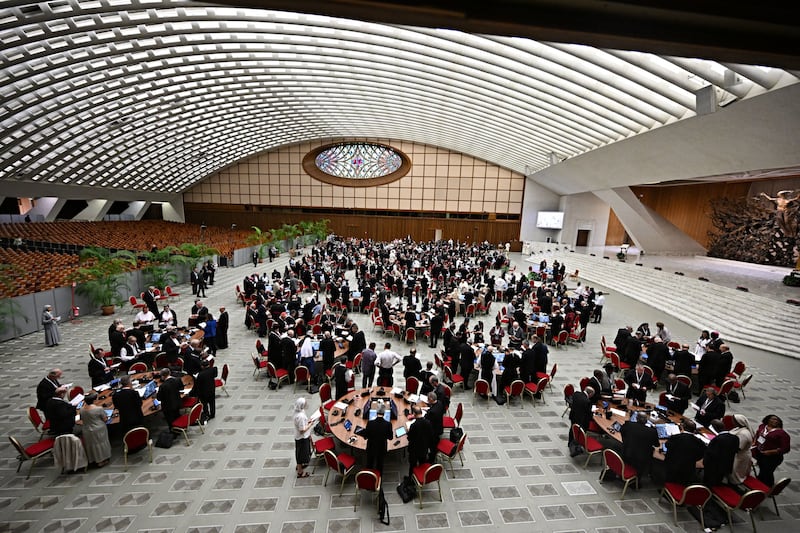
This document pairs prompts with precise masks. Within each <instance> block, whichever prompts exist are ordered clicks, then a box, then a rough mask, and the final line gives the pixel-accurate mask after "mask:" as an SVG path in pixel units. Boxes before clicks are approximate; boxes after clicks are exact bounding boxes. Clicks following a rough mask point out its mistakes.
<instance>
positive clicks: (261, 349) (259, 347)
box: [256, 339, 269, 357]
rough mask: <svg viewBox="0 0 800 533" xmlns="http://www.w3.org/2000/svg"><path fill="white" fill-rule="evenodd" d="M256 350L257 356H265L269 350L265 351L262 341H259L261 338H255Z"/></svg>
mask: <svg viewBox="0 0 800 533" xmlns="http://www.w3.org/2000/svg"><path fill="white" fill-rule="evenodd" d="M256 352H258V355H259V357H267V356H268V355H269V352H267V348H266V347H265V346H264V343H263V342H261V339H257V340H256Z"/></svg>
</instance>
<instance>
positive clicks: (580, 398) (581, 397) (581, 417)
mask: <svg viewBox="0 0 800 533" xmlns="http://www.w3.org/2000/svg"><path fill="white" fill-rule="evenodd" d="M594 394H595V391H594V389H593V388H591V387H586V388H585V389H583V391H576V392H575V393H573V395H572V407H571V408H570V411H569V421H570V422H571V424H570V428H569V438H568V443H569V444H572V443H573V441H574V437H573V436H572V424H578V425H579V426H580V427H582V428H583V430H584V431H587V430H588V429H589V422H591V420H592V404H593V403H594Z"/></svg>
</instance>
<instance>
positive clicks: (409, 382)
mask: <svg viewBox="0 0 800 533" xmlns="http://www.w3.org/2000/svg"><path fill="white" fill-rule="evenodd" d="M406 390H407V391H408V392H410V393H411V394H419V378H416V377H414V376H408V377H407V378H406Z"/></svg>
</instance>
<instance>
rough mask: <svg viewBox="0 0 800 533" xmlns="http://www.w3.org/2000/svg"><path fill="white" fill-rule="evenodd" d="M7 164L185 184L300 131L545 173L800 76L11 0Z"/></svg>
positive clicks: (437, 37)
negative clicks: (701, 108)
mask: <svg viewBox="0 0 800 533" xmlns="http://www.w3.org/2000/svg"><path fill="white" fill-rule="evenodd" d="M7 4H8V3H7ZM0 42H2V47H1V48H2V52H0V59H1V62H2V70H0V125H1V126H2V137H1V138H0V179H8V180H21V181H33V182H38V183H69V184H75V185H84V186H93V187H102V188H108V189H111V190H114V189H125V190H141V191H159V192H166V193H178V192H181V191H183V190H185V189H187V188H189V187H191V186H192V185H194V184H195V183H196V182H197V181H198V180H201V179H203V178H204V177H206V176H208V175H209V174H211V173H213V172H215V171H217V170H219V169H220V168H223V167H225V166H227V165H229V164H231V163H233V162H235V161H237V160H240V159H242V158H245V157H247V156H250V155H253V154H256V153H259V152H262V151H265V150H270V149H274V148H277V147H280V146H283V145H286V144H292V143H296V142H300V141H306V140H313V139H323V138H338V137H348V138H352V137H377V138H393V139H403V140H410V141H415V142H420V143H425V144H431V145H436V146H442V147H445V148H448V149H450V150H455V151H458V152H463V153H466V154H469V155H471V156H475V157H478V158H482V159H485V160H487V161H491V162H494V163H497V164H499V165H502V166H504V167H507V168H510V169H512V170H515V171H518V172H523V173H526V174H530V173H532V172H535V171H537V170H540V169H542V168H544V167H546V166H548V165H549V164H551V161H552V160H553V159H554V158H557V159H564V158H569V157H573V156H576V155H579V154H581V153H585V152H588V151H590V150H594V149H597V148H600V147H602V146H604V145H607V144H609V143H613V142H615V141H618V140H621V139H624V138H627V137H630V136H633V135H637V134H640V133H643V132H646V131H649V130H652V129H654V128H658V127H659V126H663V125H665V124H669V123H671V122H675V121H678V120H682V119H685V118H689V117H692V116H694V114H695V110H694V108H695V95H694V91H696V90H697V89H700V88H702V87H704V86H708V85H714V86H715V87H716V88H717V93H718V98H719V99H720V101H721V102H722V103H728V102H730V101H733V100H736V99H744V98H749V97H753V96H757V95H759V94H762V93H764V92H766V91H769V90H771V89H775V88H778V87H782V86H786V85H789V84H792V83H796V82H797V81H798V79H797V77H796V76H795V75H793V73H789V72H786V71H782V70H779V69H772V68H764V67H753V66H746V65H734V64H720V63H715V62H712V61H706V60H699V59H689V58H675V57H661V56H656V55H652V54H646V53H639V52H626V51H618V50H600V49H595V48H591V47H587V46H582V45H572V44H560V43H544V42H537V41H533V40H530V39H523V38H513V37H497V36H485V35H471V34H466V33H462V32H458V31H451V30H437V29H429V28H411V27H400V26H391V25H385V24H373V23H366V22H360V21H354V20H345V19H335V18H330V17H325V16H318V15H306V14H297V13H286V12H277V11H261V10H249V9H235V8H223V7H209V6H207V5H203V4H200V3H195V2H183V1H180V2H179V1H159V0H153V1H148V0H133V1H132V0H94V1H76V0H55V1H51V2H39V3H30V4H25V3H18V4H17V5H15V7H10V8H6V9H3V10H0Z"/></svg>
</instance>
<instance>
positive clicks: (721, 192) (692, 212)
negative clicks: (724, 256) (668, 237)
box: [631, 181, 751, 247]
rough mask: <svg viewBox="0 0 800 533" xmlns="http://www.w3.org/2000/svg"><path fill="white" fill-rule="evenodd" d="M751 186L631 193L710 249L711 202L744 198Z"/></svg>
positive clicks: (653, 189) (716, 185)
mask: <svg viewBox="0 0 800 533" xmlns="http://www.w3.org/2000/svg"><path fill="white" fill-rule="evenodd" d="M750 185H751V182H750V181H736V182H729V183H701V184H697V185H678V186H674V187H631V190H632V191H633V193H634V194H636V196H638V197H639V198H640V200H641V202H642V203H643V204H644V205H646V206H648V207H649V208H651V209H653V210H654V211H655V212H656V213H658V214H659V215H661V216H662V217H664V218H666V219H667V220H669V221H670V222H672V223H673V224H675V226H677V227H678V228H679V229H680V230H681V231H683V232H684V233H686V234H687V235H689V236H690V237H691V238H693V239H694V240H696V241H697V242H699V243H700V244H701V245H703V246H706V247H707V246H708V232H709V231H711V230H712V229H713V226H712V225H711V218H710V216H709V213H710V210H709V200H711V199H712V198H722V197H726V198H742V197H745V196H747V194H748V191H749V189H750Z"/></svg>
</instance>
